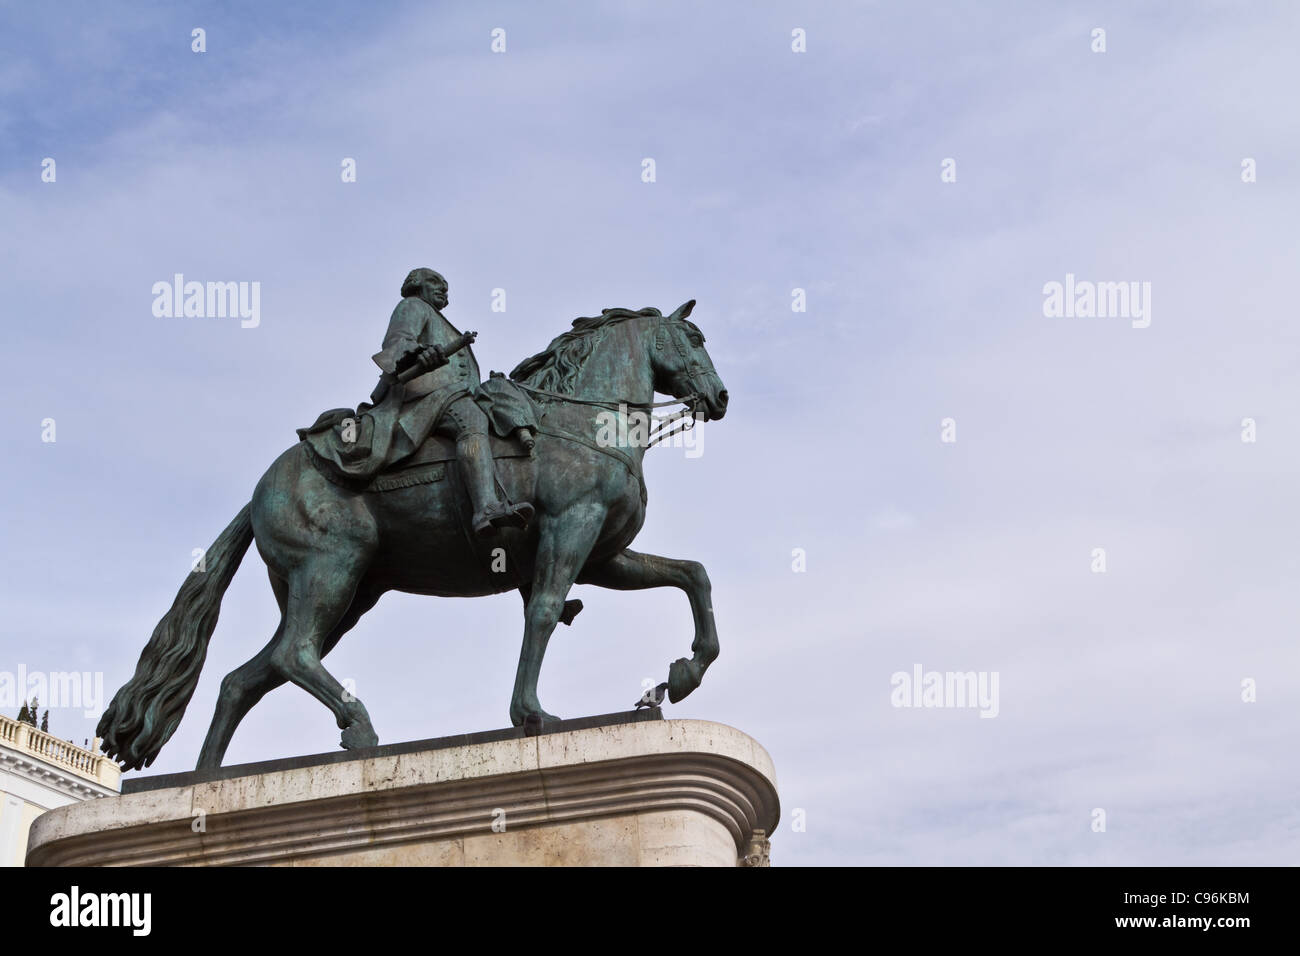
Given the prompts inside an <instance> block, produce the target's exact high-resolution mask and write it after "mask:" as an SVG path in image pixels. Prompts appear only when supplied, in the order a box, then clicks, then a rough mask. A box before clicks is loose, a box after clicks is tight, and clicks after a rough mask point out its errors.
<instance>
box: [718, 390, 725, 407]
mask: <svg viewBox="0 0 1300 956" xmlns="http://www.w3.org/2000/svg"><path fill="white" fill-rule="evenodd" d="M718 401H719V402H720V403H722V404H723V405H725V404H727V390H726V389H725V388H724V389H723V390H722V391H720V392H718Z"/></svg>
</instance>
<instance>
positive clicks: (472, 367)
mask: <svg viewBox="0 0 1300 956" xmlns="http://www.w3.org/2000/svg"><path fill="white" fill-rule="evenodd" d="M408 289H409V290H410V292H411V293H413V294H408ZM446 289H447V286H446V282H445V280H443V279H442V277H441V276H438V275H437V273H434V272H432V270H415V271H414V272H412V273H411V274H410V276H408V278H407V282H406V283H405V284H404V285H403V300H402V302H401V303H400V304H399V305H398V307H397V310H395V312H394V314H393V319H392V322H390V326H389V335H388V336H387V337H386V338H385V340H384V348H383V351H381V352H380V353H379V354H378V355H377V356H375V360H376V362H378V363H379V365H380V367H381V369H382V370H383V372H384V376H385V377H384V378H383V379H382V380H381V383H380V387H379V388H378V389H376V392H375V394H374V395H372V401H373V403H374V404H371V405H362V406H359V407H358V408H357V409H355V410H353V409H335V410H333V411H331V412H326V413H325V414H323V415H322V416H321V418H320V419H319V420H318V421H317V423H316V424H315V425H313V426H312V427H311V428H308V429H301V430H300V431H299V437H300V438H301V439H302V440H301V441H299V442H298V443H297V444H296V445H294V446H293V447H291V448H290V449H288V450H287V451H285V452H284V453H283V454H282V455H280V457H279V458H277V459H276V461H275V462H274V463H273V464H272V465H271V467H270V468H269V469H268V470H267V472H266V474H264V475H263V476H262V479H261V480H260V481H259V482H258V483H257V486H256V488H255V489H254V491H253V497H252V500H251V501H250V502H249V504H247V505H246V506H245V507H244V508H243V509H242V510H241V511H240V512H239V514H238V515H237V516H236V517H235V519H234V520H233V521H232V522H231V523H230V525H229V526H228V527H227V528H226V529H225V531H223V532H222V533H221V535H220V536H218V538H217V540H216V542H215V543H214V544H213V545H212V547H211V548H210V549H209V550H208V551H207V554H206V570H205V571H196V572H194V573H192V574H191V575H190V576H189V577H188V578H187V579H186V581H185V583H184V584H182V586H181V589H180V592H179V593H178V594H177V596H176V600H175V602H174V603H173V605H172V608H171V610H170V611H168V613H167V614H166V615H165V616H164V617H163V619H162V620H161V621H160V622H159V623H158V626H157V627H156V628H155V629H154V633H153V636H152V637H151V638H150V640H149V643H148V644H147V645H146V646H145V648H144V651H143V652H142V653H141V655H140V661H139V663H138V664H137V666H136V671H135V674H134V676H133V677H132V678H131V679H130V680H129V681H127V683H126V684H124V685H123V686H122V687H121V689H119V690H118V692H117V694H116V695H115V696H114V698H113V701H112V702H111V703H110V705H109V707H108V709H107V710H106V711H105V713H104V715H103V717H102V718H101V720H100V722H99V727H98V730H97V733H98V734H99V736H101V737H102V738H103V749H104V751H105V752H106V753H108V754H109V755H110V756H112V757H114V758H115V759H117V760H118V761H120V762H121V763H122V764H123V766H124V767H125V768H127V769H139V768H140V767H145V766H149V765H150V764H151V763H152V762H153V760H154V758H155V757H156V756H157V755H158V752H159V751H160V750H161V749H162V746H163V745H164V744H165V743H166V742H167V740H168V739H169V738H170V737H171V735H172V733H173V732H174V731H175V730H176V727H177V725H178V724H179V723H180V720H181V717H182V715H183V714H184V712H185V707H186V705H187V704H188V703H189V700H190V698H191V696H192V695H193V693H194V689H195V687H196V686H197V684H198V679H199V671H200V669H201V667H202V665H203V659H204V656H205V654H206V651H207V645H208V641H209V639H210V638H211V636H212V632H213V630H214V629H215V627H216V622H217V614H218V611H219V610H220V605H221V598H222V595H223V594H224V593H225V591H226V588H227V587H228V586H229V584H230V581H231V578H232V577H233V576H234V573H235V570H236V568H237V567H238V566H239V563H240V561H241V560H242V558H243V556H244V553H245V552H246V551H247V549H248V546H249V545H250V544H251V543H252V542H253V541H254V540H256V542H257V547H258V552H259V553H260V554H261V555H262V557H263V559H264V560H265V561H266V564H267V567H268V570H269V572H270V578H271V587H272V590H273V591H274V593H275V597H276V600H277V602H278V603H279V605H280V612H281V619H280V625H279V627H278V628H277V629H276V631H275V634H274V635H273V636H272V638H271V640H270V642H269V643H268V644H267V645H266V646H265V647H264V648H263V649H262V651H261V652H260V653H258V654H257V655H256V656H254V657H253V658H252V659H251V660H249V661H248V662H247V663H245V664H243V665H242V666H240V667H239V668H237V669H235V670H234V671H232V672H231V673H230V674H228V675H227V676H226V677H225V679H224V680H223V681H222V682H221V689H220V694H219V699H218V702H217V708H216V713H215V715H214V717H213V721H212V725H211V727H210V728H209V730H208V734H207V739H206V740H205V741H204V744H203V749H202V752H201V754H200V756H199V761H198V767H199V768H200V769H204V768H213V767H218V766H220V765H221V761H222V758H223V756H224V755H225V752H226V748H227V746H228V745H229V743H230V740H231V737H232V736H233V734H234V732H235V728H236V727H237V726H238V724H239V722H240V721H241V720H242V719H243V717H244V716H245V715H246V714H247V713H248V711H249V710H250V709H251V708H252V707H253V706H254V705H255V704H256V703H257V702H258V701H259V700H261V698H262V697H263V696H264V695H265V694H267V693H268V692H269V691H271V690H272V689H274V688H276V687H278V686H280V685H281V684H283V683H285V682H286V681H290V682H292V683H294V684H297V685H298V686H299V687H302V688H303V689H304V690H306V691H308V692H309V693H310V694H312V695H313V696H315V697H316V698H317V699H318V700H320V701H321V703H323V704H324V705H325V706H326V707H328V708H329V709H330V711H332V712H333V714H334V716H335V719H336V720H337V722H338V726H339V727H340V728H341V729H342V731H343V733H342V741H341V742H342V746H344V747H345V748H360V747H369V746H374V745H375V744H377V743H378V737H377V736H376V734H375V731H374V729H373V727H372V726H371V722H370V717H369V714H368V713H367V711H366V708H365V706H364V705H363V704H362V703H361V701H360V700H357V699H356V698H355V697H352V696H351V695H350V694H348V693H347V692H346V691H345V690H344V688H343V686H342V685H341V684H340V683H339V682H338V681H337V680H335V679H334V677H333V676H332V675H331V674H330V673H329V672H328V671H326V670H325V667H324V665H323V664H322V663H321V659H322V658H323V657H324V656H325V655H326V654H327V653H329V651H330V650H331V649H332V648H333V647H334V646H335V644H337V643H338V641H339V639H340V638H341V637H342V636H343V635H344V634H345V633H347V631H348V630H350V629H351V628H352V627H353V626H354V625H355V624H356V622H357V620H358V619H359V618H360V617H361V616H362V615H363V614H364V613H365V612H366V611H368V610H370V608H372V607H373V606H374V605H375V603H376V602H377V601H378V600H379V598H380V596H381V595H382V594H384V592H386V591H391V590H398V591H406V592H409V593H416V594H431V595H440V596H457V597H469V596H480V595H488V594H497V593H501V592H503V591H509V590H518V591H519V592H520V594H521V596H522V597H523V600H524V638H523V646H522V648H521V651H520V656H519V667H518V670H517V673H516V676H515V685H514V691H513V694H512V695H511V700H510V719H511V722H512V723H513V724H514V725H515V726H520V725H528V726H530V727H538V726H540V725H542V724H544V723H546V722H549V721H554V720H556V719H558V718H555V717H553V716H552V715H550V714H548V713H547V712H546V711H545V710H543V709H542V706H541V703H540V702H539V701H538V699H537V681H538V676H539V674H540V670H541V665H542V659H543V656H544V655H545V653H546V645H547V641H548V640H549V639H550V636H551V633H552V631H554V629H555V626H556V624H558V623H560V622H561V621H563V622H564V623H566V624H568V623H571V622H572V620H573V616H574V615H575V614H577V613H578V611H580V610H581V603H580V602H578V601H570V600H567V596H568V592H569V589H570V588H571V587H572V586H573V584H574V583H582V584H595V585H599V586H601V587H607V588H613V589H616V590H637V589H642V588H654V587H669V586H671V587H677V588H680V589H681V590H683V591H684V592H685V593H686V595H687V598H688V599H689V601H690V605H691V611H692V614H693V616H694V621H695V639H694V641H693V643H692V645H691V650H692V656H691V658H690V659H689V660H688V659H685V658H681V659H678V660H677V661H674V662H673V664H672V665H671V666H670V668H669V674H668V681H667V691H668V697H669V699H670V700H671V701H673V702H676V701H679V700H681V699H682V698H683V697H685V696H686V695H687V694H689V693H690V692H691V691H692V690H694V689H695V688H696V687H698V686H699V684H700V681H701V680H702V679H703V677H704V672H705V670H706V669H707V668H708V666H709V664H710V663H712V662H713V660H714V659H715V658H716V657H717V656H718V639H717V631H716V629H715V628H714V623H713V609H712V604H711V599H710V586H709V579H708V575H707V574H706V573H705V570H704V568H703V566H702V565H700V564H699V563H698V562H695V561H687V560H681V559H677V558H665V557H658V556H656V555H649V554H641V553H638V552H636V551H632V550H630V549H629V548H628V545H629V544H631V542H632V540H633V539H634V538H635V537H636V535H637V532H639V531H640V529H641V525H642V523H643V522H644V520H645V506H646V494H645V483H644V479H643V477H642V458H643V457H644V455H645V452H646V447H647V443H646V442H644V441H633V442H626V443H622V444H620V443H617V442H611V441H608V440H604V439H603V438H602V436H603V435H605V434H606V433H607V430H603V429H602V423H604V422H607V421H608V419H609V417H610V416H628V415H629V414H641V415H645V414H647V413H649V411H650V410H651V409H653V408H655V407H657V406H661V405H678V404H684V405H685V407H686V410H687V412H688V413H689V414H690V415H691V416H692V418H698V419H700V420H707V419H719V418H722V416H723V415H724V414H725V412H726V409H727V392H726V389H725V388H724V387H723V385H722V381H721V380H720V379H719V378H718V375H717V373H716V372H715V371H714V369H713V363H712V361H711V360H710V358H709V355H708V353H707V352H706V351H705V349H704V336H703V334H702V333H701V332H700V330H699V328H698V327H697V326H695V325H694V324H693V323H691V322H690V321H689V320H688V318H687V317H688V316H689V315H690V314H691V310H692V309H693V308H694V306H695V302H694V300H692V301H690V302H687V303H686V304H684V305H683V306H681V307H680V308H678V309H677V310H676V311H674V312H672V313H671V314H669V315H663V314H662V313H660V312H659V310H657V309H651V308H646V309H641V310H639V311H631V310H628V309H606V310H604V311H603V312H602V313H601V314H600V315H599V316H595V317H591V318H579V319H575V320H574V322H573V328H572V329H571V330H570V331H568V332H565V333H563V334H562V335H560V336H558V337H557V338H555V339H554V340H553V341H552V342H551V344H550V345H549V346H548V347H547V348H546V349H545V350H544V351H542V352H540V353H538V354H537V355H534V356H533V357H532V358H529V359H527V360H525V361H524V362H522V363H520V365H519V366H517V367H516V368H515V369H514V371H513V372H511V373H510V378H509V379H507V378H505V377H504V376H498V375H496V374H495V373H494V374H493V375H492V376H491V377H490V378H488V379H487V380H486V381H484V382H482V383H481V385H480V384H479V383H478V382H477V377H478V372H477V365H476V364H475V363H474V361H473V358H472V355H471V354H470V353H469V352H468V351H467V347H468V342H469V341H472V338H473V336H472V334H468V333H467V334H466V335H463V336H460V337H459V338H454V339H453V338H452V337H453V336H455V335H456V330H455V328H454V327H452V326H451V325H450V323H446V320H445V318H443V317H442V316H441V312H440V309H442V308H443V307H445V306H446V300H447V294H446ZM408 303H410V304H408ZM440 323H445V325H444V324H440ZM453 356H463V357H462V358H461V359H459V360H457V359H456V358H454V357H453ZM412 385H414V387H413V388H412V387H411V386H412ZM656 392H659V393H663V394H667V395H672V396H673V397H674V399H676V401H673V402H658V403H656V402H655V401H654V395H655V393H656ZM453 409H454V411H449V410H453ZM471 409H473V410H472V411H471ZM476 412H477V413H478V414H476ZM679 414H682V413H679ZM478 415H482V416H483V417H482V419H480V418H479V417H478ZM673 417H676V416H673ZM484 422H486V423H487V426H488V427H486V428H484ZM353 433H355V434H353ZM453 436H454V437H453ZM494 459H495V463H496V468H495V474H494V473H493V468H492V461H493V460H494ZM449 466H450V467H449ZM494 483H499V484H500V486H501V493H499V494H498V493H497V492H496V490H495V489H494V488H493V484H494ZM512 501H513V502H519V503H531V505H530V506H529V507H521V506H520V505H512V504H510V502H512ZM534 514H535V517H533V515H534ZM529 518H532V520H529ZM482 532H488V533H494V536H493V537H488V538H485V537H482V536H480V535H481V534H482ZM660 693H662V692H660Z"/></svg>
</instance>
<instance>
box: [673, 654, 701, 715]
mask: <svg viewBox="0 0 1300 956" xmlns="http://www.w3.org/2000/svg"><path fill="white" fill-rule="evenodd" d="M703 679H704V675H703V674H701V673H700V665H699V664H696V663H695V662H694V661H688V660H687V659H686V658H684V657H679V658H677V660H675V661H673V662H672V663H671V664H670V665H668V699H669V700H670V701H671V702H672V703H674V704H675V703H677V702H678V701H679V700H681V699H682V698H683V697H685V696H686V695H687V694H689V693H690V692H691V691H693V690H695V688H697V687H699V686H700V681H701V680H703Z"/></svg>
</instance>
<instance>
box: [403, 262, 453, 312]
mask: <svg viewBox="0 0 1300 956" xmlns="http://www.w3.org/2000/svg"><path fill="white" fill-rule="evenodd" d="M411 296H417V297H418V298H421V299H423V300H424V301H425V302H427V303H429V304H430V305H431V306H433V307H434V308H435V309H445V308H446V307H447V302H448V299H447V280H446V279H444V278H443V277H442V276H440V275H439V274H438V273H436V272H434V271H433V270H432V269H423V268H422V269H412V270H411V271H410V273H409V274H408V275H407V277H406V281H404V282H403V283H402V298H403V299H406V298H410V297H411Z"/></svg>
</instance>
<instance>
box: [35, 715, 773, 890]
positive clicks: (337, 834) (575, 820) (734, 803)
mask: <svg viewBox="0 0 1300 956" xmlns="http://www.w3.org/2000/svg"><path fill="white" fill-rule="evenodd" d="M122 790H123V793H122V796H120V797H106V798H104V799H102V800H94V801H91V802H89V803H81V804H76V805H73V806H68V807H62V808H60V809H57V810H52V811H50V812H48V813H45V814H43V815H42V816H40V817H38V818H37V820H36V822H35V823H34V824H33V825H32V831H31V839H30V842H29V846H28V852H27V865H28V866H99V865H146V866H160V865H161V866H167V865H184V866H228V865H279V866H737V865H759V866H763V865H766V864H767V839H766V838H767V835H768V834H770V833H772V831H773V830H774V829H775V827H776V825H777V821H778V819H779V817H780V808H779V804H778V799H777V792H776V774H775V771H774V768H773V766H772V760H771V758H770V757H769V756H768V754H767V751H765V750H764V749H763V748H762V747H761V746H760V745H759V744H758V742H757V741H755V740H753V739H752V738H750V737H748V736H746V735H745V734H743V733H741V732H740V731H738V730H735V729H734V728H731V727H727V726H725V725H723V724H715V723H711V722H709V721H700V720H664V719H662V716H661V715H660V713H659V711H658V710H653V711H642V712H641V713H638V714H616V715H609V716H607V717H598V718H586V719H583V720H575V721H564V722H561V723H559V724H557V725H555V726H554V728H548V730H547V732H546V733H543V734H540V735H537V736H527V735H525V734H524V732H523V730H522V729H511V730H501V731H492V732H489V733H484V734H474V735H469V736H465V737H449V738H439V739H436V740H423V741H417V742H414V743H406V744H392V745H389V746H386V747H375V748H372V749H369V750H360V751H346V752H344V751H340V752H339V753H337V754H320V755H316V756H311V757H298V758H292V759H288V760H276V761H269V762H266V763H259V764H244V765H242V766H235V767H223V768H221V769H220V770H216V771H203V772H195V773H186V774H170V775H162V776H153V777H138V778H135V779H128V780H126V781H124V782H123V787H122Z"/></svg>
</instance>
